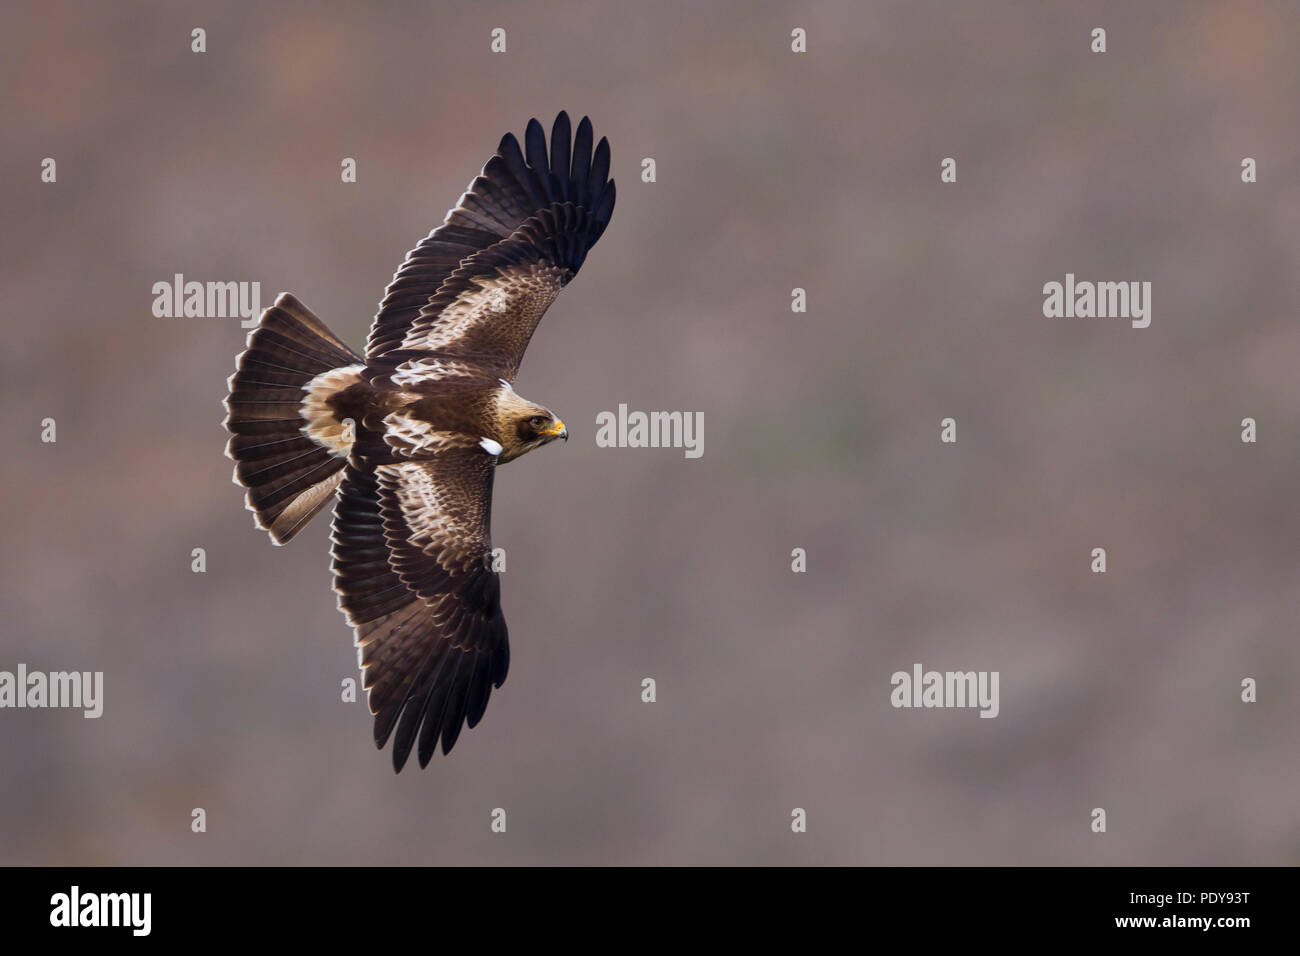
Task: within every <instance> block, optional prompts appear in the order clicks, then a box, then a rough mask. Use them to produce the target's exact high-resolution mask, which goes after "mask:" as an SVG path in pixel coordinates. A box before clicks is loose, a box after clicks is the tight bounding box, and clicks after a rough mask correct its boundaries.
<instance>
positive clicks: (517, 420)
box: [496, 380, 569, 464]
mask: <svg viewBox="0 0 1300 956" xmlns="http://www.w3.org/2000/svg"><path fill="white" fill-rule="evenodd" d="M496 406H497V408H496V419H497V432H498V433H499V434H500V436H501V454H500V455H499V456H498V458H497V461H498V463H499V464H504V463H505V462H507V461H514V460H515V459H516V458H518V457H519V456H520V455H524V454H527V453H528V452H530V451H532V450H533V449H534V448H540V447H541V446H542V445H548V444H550V443H551V442H553V441H555V439H557V438H563V439H564V440H565V441H568V439H569V429H568V428H566V427H565V425H564V422H562V421H560V419H559V418H558V417H556V415H555V414H554V413H552V412H551V410H550V409H549V408H547V407H546V406H544V405H538V404H537V403H536V402H530V401H528V399H526V398H520V397H519V396H518V395H517V394H515V391H514V389H513V388H511V387H510V386H509V384H507V383H506V382H505V381H504V380H503V381H502V382H501V389H500V391H499V392H498V393H497V399H496Z"/></svg>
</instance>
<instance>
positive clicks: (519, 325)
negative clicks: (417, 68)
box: [366, 113, 615, 384]
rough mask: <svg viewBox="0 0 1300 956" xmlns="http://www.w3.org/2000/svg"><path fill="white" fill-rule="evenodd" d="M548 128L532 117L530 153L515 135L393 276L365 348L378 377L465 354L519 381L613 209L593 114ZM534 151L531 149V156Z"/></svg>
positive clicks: (414, 372) (563, 117)
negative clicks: (536, 338) (544, 321)
mask: <svg viewBox="0 0 1300 956" xmlns="http://www.w3.org/2000/svg"><path fill="white" fill-rule="evenodd" d="M569 137H570V129H569V117H568V116H567V114H565V113H560V115H559V116H557V117H556V119H555V126H554V128H553V129H552V131H551V142H550V146H549V150H548V147H547V142H546V134H545V133H544V132H543V131H542V127H541V124H540V123H538V122H537V120H535V119H533V120H529V122H528V128H527V131H526V133H525V135H524V150H522V151H521V149H520V147H519V142H518V140H516V139H515V137H514V136H513V135H512V134H510V133H507V134H506V135H505V137H503V138H502V140H501V145H500V147H499V148H498V149H497V154H496V155H495V156H493V157H492V158H491V159H490V160H489V161H488V163H487V165H486V166H484V167H483V172H482V174H481V175H480V176H479V177H478V178H477V179H475V180H474V182H473V183H471V184H470V188H469V189H468V190H467V191H466V192H465V194H464V195H462V196H461V199H460V203H459V205H458V206H457V207H456V208H455V209H453V210H452V211H451V212H450V213H448V215H447V220H446V222H445V223H443V225H441V226H439V227H438V228H437V229H435V230H434V231H433V232H432V233H431V234H430V235H429V237H428V238H427V239H425V240H424V242H422V243H421V244H420V245H419V246H418V247H417V248H416V249H414V250H412V251H411V253H410V255H409V256H408V257H407V261H406V262H405V263H404V264H403V266H402V268H401V269H400V270H399V271H398V273H397V275H396V276H395V277H394V279H393V282H392V284H391V285H390V286H389V287H388V292H387V294H386V295H385V297H384V301H383V303H382V304H381V306H380V311H379V314H378V315H377V316H376V317H375V322H374V325H373V326H372V328H371V333H370V341H369V342H368V343H367V345H366V362H367V365H368V366H369V371H368V373H367V374H368V375H369V377H370V378H371V379H372V380H374V379H376V378H379V377H382V376H393V375H396V381H397V382H398V384H401V383H402V378H403V371H404V370H406V374H408V375H410V376H411V377H412V378H413V379H415V378H419V377H420V376H421V374H422V372H423V367H424V366H423V365H422V363H433V362H442V363H443V364H446V363H447V362H449V361H450V362H456V361H459V360H465V361H466V362H470V363H473V364H475V365H477V366H478V367H479V368H480V369H481V370H482V371H483V372H485V373H490V374H492V375H494V376H498V377H501V378H505V379H507V380H513V378H514V376H515V373H516V371H517V370H518V368H519V363H520V361H521V360H522V358H523V353H524V349H525V348H527V346H528V342H529V339H530V338H531V337H532V334H533V330H534V329H535V328H536V327H537V323H538V322H539V321H540V320H541V317H542V315H543V313H545V311H546V309H547V308H548V307H549V306H550V304H551V303H552V302H553V301H554V300H555V297H556V296H557V295H559V292H560V289H561V288H563V287H564V285H565V284H567V283H568V282H569V280H570V279H572V278H573V276H575V275H576V274H577V272H578V270H579V268H581V266H582V263H583V261H584V260H585V259H586V256H587V252H588V251H589V250H590V249H591V247H592V246H594V245H595V244H596V241H597V240H598V239H599V238H600V236H601V234H602V233H603V232H604V231H605V227H606V225H608V223H609V218H610V216H611V215H612V214H613V210H614V197H615V190H614V182H613V180H610V179H608V178H607V177H608V175H609V144H608V142H606V141H605V140H604V139H601V141H600V142H599V143H598V144H597V145H596V148H595V152H594V153H593V152H592V132H591V122H590V121H589V120H588V119H587V118H586V117H583V120H582V122H581V123H579V124H578V132H577V136H576V138H575V139H574V141H573V144H572V151H570V138H569ZM525 153H526V155H525Z"/></svg>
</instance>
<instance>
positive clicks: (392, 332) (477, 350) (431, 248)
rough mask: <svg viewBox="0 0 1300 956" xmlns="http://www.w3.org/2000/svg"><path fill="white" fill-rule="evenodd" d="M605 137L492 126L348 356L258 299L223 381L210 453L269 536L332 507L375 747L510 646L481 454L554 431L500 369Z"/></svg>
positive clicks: (464, 691) (472, 694)
mask: <svg viewBox="0 0 1300 956" xmlns="http://www.w3.org/2000/svg"><path fill="white" fill-rule="evenodd" d="M608 176H609V144H608V143H607V142H606V141H605V140H604V139H601V140H600V142H599V143H597V144H595V148H594V149H593V147H592V131H591V122H590V121H589V120H588V119H587V118H586V117H584V118H583V120H582V122H580V123H579V124H578V129H577V134H576V136H575V135H572V133H571V129H570V126H569V117H568V115H567V114H565V113H560V115H559V116H557V117H556V119H555V124H554V126H553V127H552V129H551V141H550V146H549V149H548V147H547V142H546V134H545V133H544V132H543V130H542V127H541V124H539V123H538V122H537V120H535V119H533V120H530V121H529V123H528V128H527V131H526V133H525V135H524V146H523V148H522V149H521V148H520V145H519V141H518V140H517V139H515V137H514V136H513V135H512V134H510V133H507V134H506V135H505V137H503V138H502V140H501V145H500V146H498V147H497V152H496V155H495V156H493V157H492V158H491V159H489V160H488V162H487V165H486V166H484V167H483V171H482V172H481V173H480V174H479V175H478V176H477V177H476V178H475V179H474V181H473V182H472V183H470V185H469V188H468V189H467V190H466V191H465V192H464V194H463V195H461V197H460V201H459V202H458V203H457V204H456V207H455V208H454V209H452V210H451V211H450V212H449V213H448V214H447V217H446V219H445V220H443V223H442V225H440V226H438V227H437V228H436V229H434V230H433V232H431V233H429V235H428V237H426V238H425V239H424V240H423V241H422V242H421V243H420V244H419V245H418V246H416V247H415V248H414V249H412V250H411V252H410V253H408V254H407V256H406V261H405V262H403V263H402V266H401V268H400V269H398V270H397V274H396V275H395V276H394V277H393V281H392V282H391V283H390V284H389V286H388V288H387V290H385V294H384V298H383V301H382V302H381V303H380V305H379V312H378V314H376V315H375V319H374V323H373V324H372V325H371V327H370V337H369V339H368V341H367V342H366V354H365V356H364V357H362V356H360V355H358V354H356V353H355V352H354V351H352V349H350V348H349V347H348V346H347V345H346V344H345V343H344V342H343V341H342V340H341V339H339V338H338V337H337V336H336V335H334V333H332V332H331V331H330V330H329V329H328V328H327V327H326V326H325V324H324V323H323V322H322V321H321V320H320V319H318V318H317V317H316V316H315V315H314V314H313V313H312V312H311V310H310V309H308V308H307V307H306V306H305V305H303V304H302V303H301V302H299V301H298V300H297V299H296V298H294V297H293V296H292V295H288V294H284V295H281V296H280V297H279V298H278V299H276V301H275V305H274V306H272V307H271V308H269V309H267V310H266V311H265V312H263V313H262V316H261V319H260V320H259V321H258V325H257V328H255V329H254V330H253V331H252V332H251V333H250V334H249V336H248V346H247V348H246V350H245V351H244V353H243V354H242V355H240V357H239V359H238V361H237V366H236V368H237V370H236V372H235V374H234V375H232V376H231V377H230V381H229V388H230V394H229V395H228V396H227V398H226V403H225V404H226V411H227V416H226V422H225V424H226V428H227V429H228V430H229V432H230V441H229V443H228V444H227V446H226V454H227V455H228V456H229V457H231V458H233V459H234V460H235V461H236V463H237V464H236V465H235V482H236V483H237V484H239V485H242V486H243V487H245V488H247V489H248V492H247V507H248V508H249V510H250V511H252V512H253V513H254V515H255V516H256V521H257V525H258V527H260V528H263V529H265V530H266V531H268V532H270V535H271V538H272V539H273V540H274V542H275V543H276V544H284V543H285V542H286V541H288V540H289V539H290V538H292V537H293V536H294V535H295V534H297V533H298V532H299V531H300V530H301V529H302V528H303V526H304V525H306V523H307V522H308V521H309V520H311V518H312V517H313V516H314V515H315V514H316V513H317V512H319V511H321V510H322V509H323V508H324V507H325V506H326V505H327V504H329V503H330V502H331V500H332V501H334V524H333V534H332V540H333V543H334V547H333V552H332V553H333V562H332V568H333V571H334V590H335V591H336V592H337V593H338V604H339V609H340V610H342V611H343V613H344V614H345V615H346V616H347V619H348V622H349V623H350V624H351V625H352V627H353V628H354V630H355V638H356V646H357V656H358V659H359V661H360V665H361V668H362V670H363V672H364V684H365V688H366V690H367V692H368V700H369V704H370V712H371V713H372V714H373V715H374V731H375V743H376V745H377V746H379V747H383V746H384V744H385V743H386V742H387V741H388V739H389V737H392V738H393V749H392V754H393V767H394V769H395V770H398V771H400V770H401V769H402V767H403V766H404V765H405V763H406V760H407V758H408V757H409V756H410V753H411V749H412V747H415V746H416V745H417V740H418V748H417V753H418V755H419V759H420V766H421V767H423V766H426V765H427V764H428V762H429V759H430V758H431V757H432V756H433V753H434V750H435V748H436V747H437V746H438V742H439V740H441V742H442V752H443V753H444V754H445V753H447V752H448V751H450V750H451V748H452V746H453V745H454V744H455V743H456V738H457V737H458V736H459V735H460V731H461V726H462V725H463V724H465V723H468V724H469V726H470V727H473V726H474V725H475V724H477V723H478V722H479V719H480V718H481V717H482V716H483V711H484V709H485V708H486V707H487V702H488V695H489V694H490V693H491V690H492V688H493V687H500V686H501V684H502V683H503V682H504V681H505V679H506V671H507V669H508V667H509V663H510V647H509V642H508V641H507V637H506V622H505V618H504V617H503V616H502V612H501V583H500V579H499V578H498V576H497V573H496V572H495V570H493V568H492V565H491V551H492V544H491V535H490V527H489V526H490V524H491V511H492V480H493V476H494V475H495V473H496V468H497V466H498V465H500V464H504V463H505V462H508V461H513V460H514V459H516V458H518V457H520V456H521V455H523V454H525V453H526V452H529V451H531V450H533V449H534V448H538V447H540V446H542V445H545V444H548V443H549V442H553V441H555V440H556V439H557V438H563V439H566V440H567V439H568V437H569V433H568V429H567V428H566V427H565V425H564V422H562V421H560V419H559V418H557V417H556V416H555V415H554V414H552V413H551V411H550V409H548V408H546V407H545V406H542V405H539V404H537V403H536V402H531V401H529V400H528V399H526V398H523V397H521V396H520V395H517V394H516V393H515V391H514V388H513V387H512V385H511V383H512V382H513V381H514V379H515V376H516V374H517V373H518V371H519V363H520V361H521V360H522V359H523V356H524V349H526V348H527V347H528V341H529V339H530V338H532V335H533V330H534V329H535V328H537V323H538V322H539V321H540V320H541V318H542V316H543V315H544V314H545V313H546V310H547V308H548V307H549V306H550V304H551V303H552V302H554V301H555V297H556V296H558V295H559V294H560V290H561V289H563V288H564V287H565V286H566V285H567V284H568V283H569V281H570V280H571V279H573V277H574V276H575V275H577V274H578V270H579V269H580V268H581V267H582V263H583V260H584V259H585V258H586V257H587V252H588V250H590V249H591V247H592V246H594V245H595V244H596V240H598V239H599V238H600V235H601V233H603V232H604V231H605V227H606V225H608V223H609V219H610V215H611V214H612V213H613V210H614V181H613V180H612V179H609V178H608Z"/></svg>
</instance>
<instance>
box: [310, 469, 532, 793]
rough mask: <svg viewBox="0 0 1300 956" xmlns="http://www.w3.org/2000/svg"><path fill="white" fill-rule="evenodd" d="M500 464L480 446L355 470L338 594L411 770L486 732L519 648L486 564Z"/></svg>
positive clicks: (398, 750)
mask: <svg viewBox="0 0 1300 956" xmlns="http://www.w3.org/2000/svg"><path fill="white" fill-rule="evenodd" d="M492 475H493V459H492V457H491V456H490V455H488V454H487V453H486V452H485V451H483V450H482V449H481V448H478V447H474V448H453V449H449V450H447V451H444V452H440V453H438V454H437V455H435V456H434V457H433V458H431V459H429V460H424V461H418V462H401V463H398V464H387V465H380V466H378V467H377V468H376V469H375V470H374V471H373V472H371V471H367V470H363V469H360V468H357V467H355V466H351V465H350V466H349V467H348V470H347V473H346V476H345V478H344V481H343V485H342V487H341V488H340V491H339V502H338V505H337V507H336V508H335V515H334V536H333V538H334V562H333V569H334V575H335V589H336V590H337V591H338V594H339V605H340V607H341V608H342V609H343V610H344V612H345V613H346V614H347V616H348V620H349V621H350V622H351V623H352V625H353V627H354V628H355V629H356V643H357V647H358V656H359V657H360V662H361V666H362V669H363V671H364V674H365V678H364V681H365V686H366V688H367V690H368V692H369V704H370V710H371V712H372V713H373V714H374V718H375V726H374V730H375V743H376V744H377V745H378V746H380V747H382V746H384V744H385V743H386V742H387V741H388V739H389V737H390V735H393V734H394V731H396V734H395V736H394V737H393V766H394V768H396V769H397V770H401V769H402V767H403V765H405V763H406V760H407V758H408V757H409V755H410V752H411V749H412V747H413V746H414V745H415V744H416V743H417V735H418V751H417V752H418V756H419V761H420V766H421V767H423V766H425V765H427V764H428V762H429V760H430V758H431V757H432V756H433V754H434V751H435V749H436V748H437V746H438V742H439V740H440V739H441V742H442V751H443V753H447V752H448V751H449V750H451V748H452V745H453V744H455V742H456V738H457V737H458V736H459V735H460V731H461V727H462V726H463V725H464V724H466V723H468V724H469V726H470V727H473V726H474V725H475V724H477V723H478V722H479V720H480V718H482V716H483V712H484V710H485V709H486V707H487V701H488V695H489V694H490V693H491V690H492V687H494V686H495V687H500V686H501V685H502V683H504V681H505V679H506V672H507V670H508V668H509V663H510V649H509V643H508V637H507V631H506V622H505V618H504V617H503V616H502V613H501V601H500V593H501V592H500V584H499V581H498V577H497V575H496V573H495V572H494V571H491V570H490V569H489V566H488V563H487V556H488V553H489V552H490V550H491V546H490V542H489V534H488V527H489V520H490V511H491V502H492Z"/></svg>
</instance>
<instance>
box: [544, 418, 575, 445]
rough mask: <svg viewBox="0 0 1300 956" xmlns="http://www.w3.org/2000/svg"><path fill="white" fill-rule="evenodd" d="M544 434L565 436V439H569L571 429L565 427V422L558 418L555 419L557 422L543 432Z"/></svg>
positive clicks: (547, 435)
mask: <svg viewBox="0 0 1300 956" xmlns="http://www.w3.org/2000/svg"><path fill="white" fill-rule="evenodd" d="M542 434H543V435H545V436H546V437H547V438H563V439H564V440H565V441H568V440H569V430H568V429H567V428H565V427H564V422H562V421H560V420H559V419H558V418H557V419H556V420H555V424H554V425H552V426H551V427H550V428H548V429H546V431H544V432H542Z"/></svg>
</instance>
